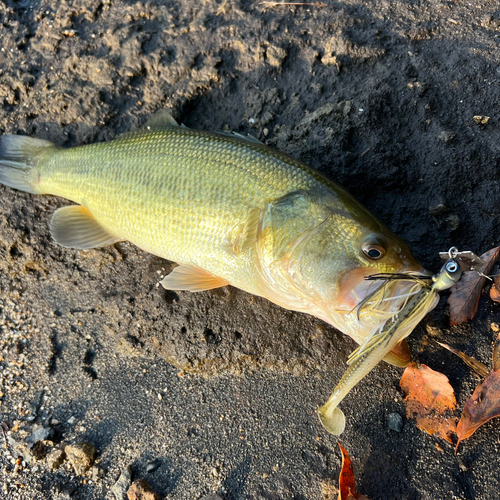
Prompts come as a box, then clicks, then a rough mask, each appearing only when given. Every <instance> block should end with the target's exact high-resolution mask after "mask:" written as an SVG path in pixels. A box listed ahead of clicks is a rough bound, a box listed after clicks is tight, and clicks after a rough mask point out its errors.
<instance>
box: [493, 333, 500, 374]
mask: <svg viewBox="0 0 500 500" xmlns="http://www.w3.org/2000/svg"><path fill="white" fill-rule="evenodd" d="M492 361H493V363H492V366H493V371H494V372H496V371H497V370H500V333H499V334H498V336H497V338H496V339H495V344H494V346H493V360H492Z"/></svg>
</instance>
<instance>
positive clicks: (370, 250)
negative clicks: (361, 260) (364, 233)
mask: <svg viewBox="0 0 500 500" xmlns="http://www.w3.org/2000/svg"><path fill="white" fill-rule="evenodd" d="M362 250H363V253H364V254H365V255H366V256H367V257H368V258H369V259H371V260H379V259H381V258H382V257H383V256H384V255H385V248H384V247H383V246H382V245H381V244H380V243H379V242H366V243H365V244H364V245H363V247H362Z"/></svg>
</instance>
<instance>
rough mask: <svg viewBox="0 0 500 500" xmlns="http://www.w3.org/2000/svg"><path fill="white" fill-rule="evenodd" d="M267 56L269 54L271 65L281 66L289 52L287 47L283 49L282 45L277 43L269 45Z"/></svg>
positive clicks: (268, 58) (268, 59)
mask: <svg viewBox="0 0 500 500" xmlns="http://www.w3.org/2000/svg"><path fill="white" fill-rule="evenodd" d="M266 56H267V61H268V62H269V64H270V65H271V66H275V67H277V68H279V67H280V66H281V65H282V64H283V61H284V60H285V57H286V56H287V52H286V50H285V49H282V48H281V47H276V46H275V45H269V47H268V48H267V50H266Z"/></svg>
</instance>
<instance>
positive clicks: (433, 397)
mask: <svg viewBox="0 0 500 500" xmlns="http://www.w3.org/2000/svg"><path fill="white" fill-rule="evenodd" d="M400 385H401V389H402V390H403V392H404V393H405V394H406V398H405V404H406V414H407V417H408V418H412V417H413V416H414V415H415V418H416V421H417V427H418V428H419V429H420V430H426V431H427V432H428V433H429V434H431V435H433V434H436V436H438V437H442V438H443V439H446V440H447V441H448V442H450V443H451V442H452V440H451V434H452V433H453V432H454V430H455V427H456V419H455V418H454V417H445V416H444V415H443V414H444V412H445V411H446V410H454V409H455V407H456V404H457V401H456V399H455V395H454V393H453V387H451V385H450V383H449V381H448V377H446V375H443V374H442V373H440V372H436V371H434V370H432V369H431V368H429V367H428V366H426V365H420V366H418V365H417V364H416V363H411V365H409V366H408V367H407V368H406V370H405V371H404V373H403V376H402V377H401V381H400Z"/></svg>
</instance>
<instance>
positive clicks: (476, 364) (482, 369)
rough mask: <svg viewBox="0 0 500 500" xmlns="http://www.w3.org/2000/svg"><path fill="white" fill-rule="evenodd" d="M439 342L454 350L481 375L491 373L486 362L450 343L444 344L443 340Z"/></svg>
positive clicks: (454, 352) (453, 351) (442, 345)
mask: <svg viewBox="0 0 500 500" xmlns="http://www.w3.org/2000/svg"><path fill="white" fill-rule="evenodd" d="M438 344H439V345H440V346H441V347H444V348H445V349H448V351H450V352H452V353H453V354H456V355H457V356H458V357H459V358H460V359H461V360H462V361H463V362H464V363H465V364H466V365H467V366H468V367H469V368H471V369H472V370H474V371H475V372H476V373H477V374H478V375H479V376H481V377H486V376H487V375H488V373H490V371H489V370H488V367H487V366H486V365H485V364H483V363H481V361H478V360H477V359H476V358H472V357H471V356H468V355H467V354H465V352H462V351H459V350H458V349H455V348H454V347H451V346H449V345H448V344H442V343H441V342H438Z"/></svg>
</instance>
